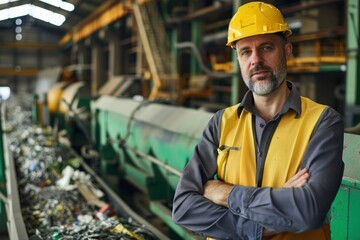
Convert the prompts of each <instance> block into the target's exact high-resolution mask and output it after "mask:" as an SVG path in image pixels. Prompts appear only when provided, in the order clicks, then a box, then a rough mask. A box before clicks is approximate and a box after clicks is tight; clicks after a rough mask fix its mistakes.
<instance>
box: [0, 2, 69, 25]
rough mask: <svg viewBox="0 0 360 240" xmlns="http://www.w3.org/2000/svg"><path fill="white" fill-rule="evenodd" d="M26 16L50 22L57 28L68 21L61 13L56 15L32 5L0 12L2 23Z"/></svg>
mask: <svg viewBox="0 0 360 240" xmlns="http://www.w3.org/2000/svg"><path fill="white" fill-rule="evenodd" d="M24 15H30V16H32V17H34V18H37V19H40V20H43V21H45V22H49V23H51V24H53V25H56V26H61V25H62V24H63V23H64V21H65V20H66V18H65V16H63V15H61V14H59V13H55V12H52V11H50V10H47V9H45V8H42V7H38V6H35V5H32V4H24V5H20V6H17V7H11V8H7V9H3V10H0V21H2V20H5V19H8V18H17V17H21V16H24Z"/></svg>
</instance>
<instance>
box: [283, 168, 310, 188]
mask: <svg viewBox="0 0 360 240" xmlns="http://www.w3.org/2000/svg"><path fill="white" fill-rule="evenodd" d="M309 178H310V174H309V173H308V170H307V169H306V168H303V169H301V170H300V171H299V172H298V173H296V175H295V176H293V177H292V178H290V179H289V180H288V181H287V182H286V183H285V185H284V187H285V188H292V187H293V188H298V187H302V186H304V185H305V184H306V183H307V182H308V180H309Z"/></svg>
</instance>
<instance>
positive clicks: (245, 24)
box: [226, 2, 291, 47]
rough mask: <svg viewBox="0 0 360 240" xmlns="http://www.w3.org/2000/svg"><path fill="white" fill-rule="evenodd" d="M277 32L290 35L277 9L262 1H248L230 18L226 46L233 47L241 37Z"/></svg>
mask: <svg viewBox="0 0 360 240" xmlns="http://www.w3.org/2000/svg"><path fill="white" fill-rule="evenodd" d="M277 32H283V33H284V36H285V37H288V36H290V35H291V30H290V28H289V26H288V24H287V23H286V22H285V21H284V18H283V16H282V14H281V12H280V11H279V9H277V8H276V7H274V6H273V5H270V4H267V3H264V2H250V3H247V4H244V5H242V6H240V7H239V8H238V10H237V12H236V13H235V15H234V16H233V17H232V19H231V20H230V23H229V30H228V42H227V44H226V46H231V47H233V45H234V42H235V41H237V40H240V39H242V38H246V37H250V36H254V35H259V34H267V33H277Z"/></svg>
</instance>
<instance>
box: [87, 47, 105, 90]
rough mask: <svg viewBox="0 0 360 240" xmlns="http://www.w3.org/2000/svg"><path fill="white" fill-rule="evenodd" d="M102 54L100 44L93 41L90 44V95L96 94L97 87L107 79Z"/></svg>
mask: <svg viewBox="0 0 360 240" xmlns="http://www.w3.org/2000/svg"><path fill="white" fill-rule="evenodd" d="M104 55H105V54H104V53H103V50H102V46H101V45H100V44H98V43H97V42H95V43H93V44H92V46H91V56H92V61H91V69H92V74H91V96H93V97H95V96H97V95H98V90H99V88H100V87H101V86H102V84H103V83H104V82H105V81H106V80H107V76H106V75H107V74H106V72H105V56H104Z"/></svg>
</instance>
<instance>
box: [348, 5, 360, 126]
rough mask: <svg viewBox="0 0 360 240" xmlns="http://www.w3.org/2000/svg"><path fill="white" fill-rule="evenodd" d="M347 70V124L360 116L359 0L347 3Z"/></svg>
mask: <svg viewBox="0 0 360 240" xmlns="http://www.w3.org/2000/svg"><path fill="white" fill-rule="evenodd" d="M347 7H348V8H347V18H348V19H347V23H348V24H347V28H348V29H347V48H348V49H347V52H348V55H347V72H346V106H345V108H346V116H345V117H346V126H347V127H350V126H352V125H354V124H356V123H357V121H356V120H355V118H354V116H355V115H357V116H358V118H357V120H359V116H360V109H359V108H360V107H359V105H360V94H359V92H360V83H359V70H358V69H359V67H360V66H359V30H360V28H359V12H360V11H359V8H360V3H359V1H358V0H348V4H347Z"/></svg>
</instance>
